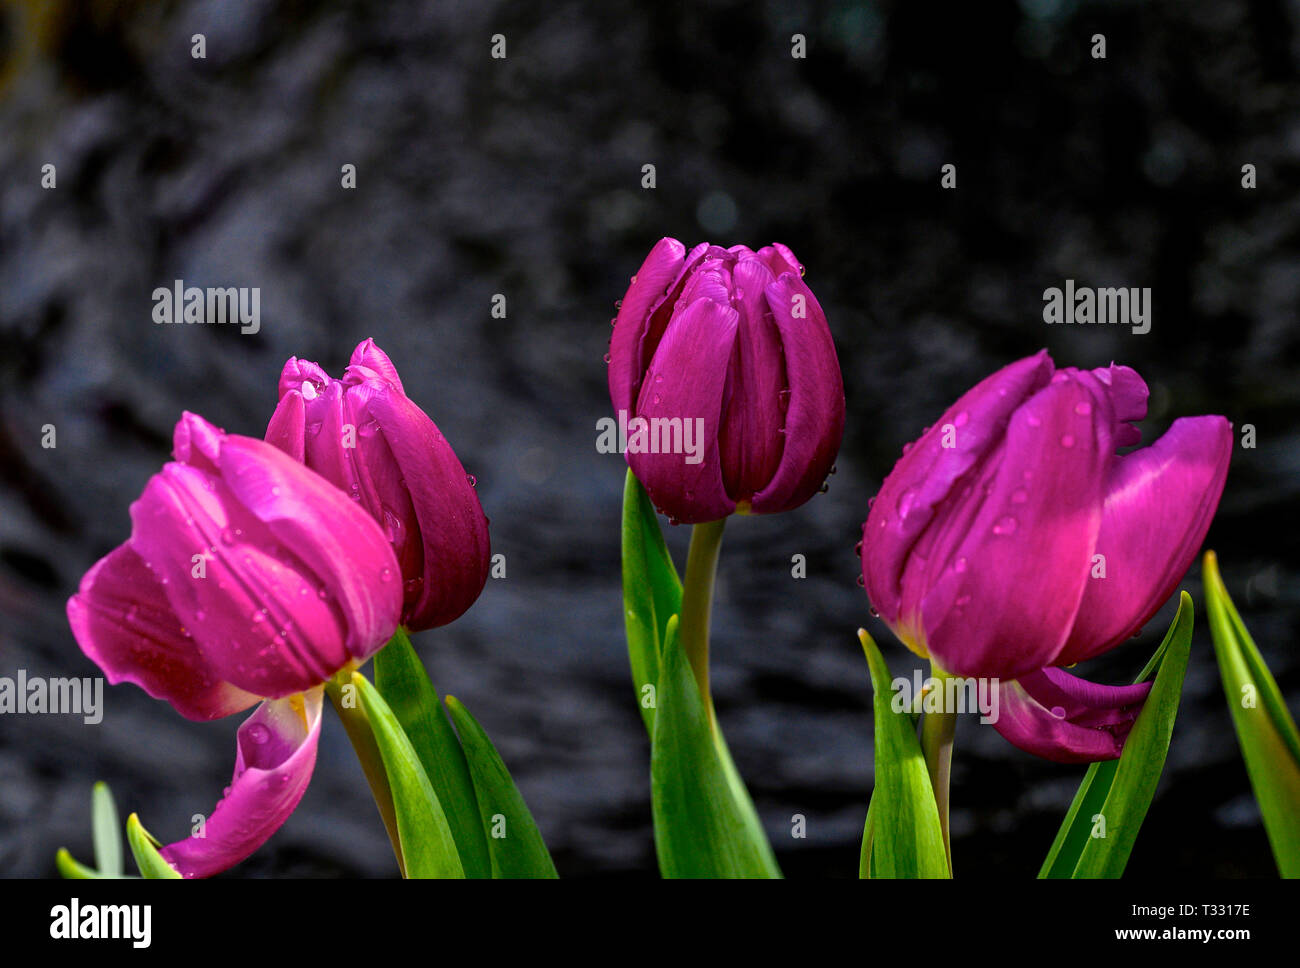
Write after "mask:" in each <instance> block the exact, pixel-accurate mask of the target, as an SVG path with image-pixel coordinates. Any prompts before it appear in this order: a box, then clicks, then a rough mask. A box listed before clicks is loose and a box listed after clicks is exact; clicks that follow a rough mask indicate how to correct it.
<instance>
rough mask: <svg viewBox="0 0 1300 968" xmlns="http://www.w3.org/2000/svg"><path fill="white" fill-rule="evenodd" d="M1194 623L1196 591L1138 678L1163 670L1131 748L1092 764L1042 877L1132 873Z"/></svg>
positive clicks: (1164, 752)
mask: <svg viewBox="0 0 1300 968" xmlns="http://www.w3.org/2000/svg"><path fill="white" fill-rule="evenodd" d="M1192 627H1193V608H1192V597H1191V596H1190V595H1188V594H1187V593H1186V592H1183V593H1182V595H1181V596H1180V598H1179V602H1178V614H1177V615H1175V616H1174V620H1173V622H1172V623H1170V626H1169V631H1168V632H1166V633H1165V637H1164V640H1163V641H1162V642H1161V643H1160V647H1159V648H1158V649H1156V652H1155V654H1154V655H1153V656H1152V657H1151V660H1150V661H1149V662H1148V663H1147V665H1146V668H1144V669H1143V670H1142V672H1141V673H1140V674H1139V675H1138V677H1137V678H1136V679H1135V680H1134V681H1135V682H1143V681H1144V680H1146V679H1147V678H1149V677H1150V676H1151V674H1152V673H1153V672H1154V673H1155V682H1154V683H1153V684H1152V686H1151V692H1150V693H1148V694H1147V698H1146V700H1145V701H1144V702H1143V704H1142V712H1141V714H1140V715H1139V716H1138V718H1137V721H1136V722H1135V723H1134V724H1133V729H1132V730H1131V731H1130V732H1129V735H1128V738H1127V739H1126V740H1125V741H1124V751H1123V753H1122V754H1121V755H1120V758H1119V759H1118V760H1107V761H1105V762H1100V763H1093V764H1091V765H1090V766H1089V767H1088V771H1087V773H1086V774H1084V778H1083V782H1082V783H1081V784H1080V785H1079V791H1078V793H1076V794H1075V797H1074V802H1073V803H1071V804H1070V809H1069V811H1068V812H1067V813H1066V815H1065V820H1064V821H1063V822H1062V824H1061V828H1060V829H1059V830H1058V831H1057V834H1056V839H1055V840H1054V841H1053V842H1052V847H1051V849H1050V850H1049V851H1048V854H1047V858H1046V860H1044V861H1043V866H1042V869H1041V870H1039V872H1038V876H1039V877H1041V878H1062V877H1065V878H1114V877H1119V876H1121V875H1122V874H1123V873H1124V868H1125V866H1126V865H1127V864H1128V858H1129V854H1130V853H1132V850H1133V844H1134V843H1135V842H1136V840H1137V835H1138V832H1139V831H1140V830H1141V828H1142V821H1143V819H1145V817H1146V814H1147V810H1148V809H1149V808H1150V806H1151V800H1152V799H1153V798H1154V796H1155V792H1156V786H1157V784H1158V783H1159V782H1160V774H1161V772H1162V771H1163V770H1164V766H1165V757H1166V755H1167V754H1168V752H1169V741H1170V739H1171V737H1172V735H1173V729H1174V719H1175V717H1176V716H1177V715H1178V703H1179V700H1180V698H1181V696H1182V691H1183V676H1184V674H1185V673H1186V672H1187V658H1188V655H1189V654H1190V651H1191V644H1192Z"/></svg>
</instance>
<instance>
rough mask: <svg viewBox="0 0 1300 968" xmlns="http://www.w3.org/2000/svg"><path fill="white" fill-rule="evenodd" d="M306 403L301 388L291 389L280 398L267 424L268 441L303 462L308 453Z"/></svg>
mask: <svg viewBox="0 0 1300 968" xmlns="http://www.w3.org/2000/svg"><path fill="white" fill-rule="evenodd" d="M306 423H307V418H306V404H305V402H304V401H303V398H302V393H301V391H299V390H290V391H289V392H288V393H286V394H285V395H284V396H282V397H281V398H280V402H279V404H278V405H277V406H276V408H275V413H273V414H271V421H270V423H268V424H267V425H266V442H267V443H268V444H271V445H272V446H273V447H278V448H280V449H281V450H282V451H284V452H285V453H286V454H288V455H289V456H290V457H292V458H293V459H294V460H296V461H299V462H302V461H303V460H304V459H305V454H306V452H307V451H306V447H307V441H306V436H307V432H306Z"/></svg>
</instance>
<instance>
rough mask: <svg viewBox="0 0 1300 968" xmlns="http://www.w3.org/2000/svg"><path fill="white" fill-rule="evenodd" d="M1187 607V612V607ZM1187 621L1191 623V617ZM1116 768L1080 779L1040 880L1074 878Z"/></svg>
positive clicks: (1093, 770)
mask: <svg viewBox="0 0 1300 968" xmlns="http://www.w3.org/2000/svg"><path fill="white" fill-rule="evenodd" d="M1183 607H1184V605H1183V602H1182V600H1181V599H1180V600H1179V615H1182V610H1183ZM1188 607H1189V608H1190V606H1188ZM1178 617H1179V616H1178V615H1176V616H1175V617H1174V621H1173V622H1171V623H1170V625H1169V630H1168V631H1167V632H1166V633H1165V637H1164V639H1163V640H1162V641H1161V643H1160V645H1159V647H1157V648H1156V650H1155V652H1153V653H1152V654H1151V658H1150V659H1149V660H1148V661H1147V664H1146V665H1145V666H1144V667H1143V669H1142V671H1141V672H1139V673H1138V674H1137V678H1135V679H1134V680H1133V681H1134V682H1135V683H1138V682H1145V681H1146V680H1147V679H1149V678H1150V677H1151V676H1152V675H1153V674H1154V673H1155V671H1156V670H1157V669H1158V668H1159V667H1160V663H1161V661H1162V660H1163V659H1164V657H1165V653H1166V652H1167V651H1168V649H1169V644H1170V642H1171V641H1172V639H1173V635H1174V632H1175V631H1176V630H1177V629H1178V627H1179V623H1178ZM1188 620H1189V621H1190V613H1189V616H1188ZM1118 768H1119V760H1103V761H1101V762H1099V763H1090V764H1089V765H1088V770H1087V772H1086V773H1085V774H1084V775H1083V782H1082V783H1080V784H1079V790H1078V792H1077V793H1076V794H1075V795H1074V801H1073V802H1072V803H1071V804H1070V809H1069V810H1068V811H1067V812H1066V814H1065V819H1064V820H1063V821H1061V827H1060V829H1059V830H1057V832H1056V839H1055V840H1054V841H1052V847H1051V849H1050V850H1048V852H1047V857H1046V858H1045V859H1044V860H1043V866H1042V868H1041V869H1040V870H1039V871H1038V876H1039V877H1042V878H1068V877H1072V876H1074V870H1075V868H1076V867H1077V866H1078V864H1079V856H1080V855H1081V854H1082V853H1083V848H1084V846H1085V845H1086V844H1087V843H1088V841H1089V840H1091V839H1092V830H1093V827H1094V826H1095V823H1094V821H1093V819H1092V818H1093V817H1095V816H1097V815H1098V814H1100V813H1101V812H1102V808H1103V806H1104V805H1105V803H1106V797H1107V796H1108V795H1109V794H1110V788H1111V785H1112V784H1113V783H1114V782H1115V771H1116V769H1118Z"/></svg>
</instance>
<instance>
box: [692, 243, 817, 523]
mask: <svg viewBox="0 0 1300 968" xmlns="http://www.w3.org/2000/svg"><path fill="white" fill-rule="evenodd" d="M732 278H733V280H734V283H735V290H734V296H733V298H734V299H735V300H736V302H735V307H736V309H737V310H738V311H739V313H740V323H739V326H738V328H737V331H736V342H735V345H734V347H733V348H732V353H731V364H730V366H729V367H728V371H727V385H726V389H725V391H724V397H725V402H724V404H723V410H722V417H723V419H722V426H721V429H720V432H719V435H718V437H719V439H718V445H719V448H720V453H721V460H722V468H723V480H724V482H725V484H726V487H727V494H728V495H729V496H730V497H731V498H732V499H733V500H736V501H748V500H749V499H751V498H752V497H753V496H754V495H755V494H757V493H758V492H759V491H761V490H762V489H763V488H764V486H766V485H767V483H768V482H769V481H770V480H771V479H772V475H773V474H775V473H776V469H777V467H778V465H779V464H780V461H781V452H782V451H783V450H784V449H785V440H784V437H783V426H784V424H785V414H784V412H783V409H782V408H783V406H784V405H787V404H788V402H789V394H788V393H786V392H785V391H786V386H787V383H786V375H785V361H784V360H783V359H782V356H781V334H780V331H779V330H778V329H777V328H776V323H775V322H774V321H773V319H772V312H771V310H770V309H769V308H768V305H767V299H766V297H765V295H764V293H765V291H766V289H767V287H768V286H769V285H770V284H771V283H772V281H773V278H772V273H771V272H770V271H769V270H768V268H767V266H765V265H763V263H761V262H759V261H758V260H757V259H755V258H752V257H751V258H749V259H742V260H741V261H740V262H739V263H737V264H736V267H735V269H734V270H733V272H732ZM836 370H837V372H838V367H836Z"/></svg>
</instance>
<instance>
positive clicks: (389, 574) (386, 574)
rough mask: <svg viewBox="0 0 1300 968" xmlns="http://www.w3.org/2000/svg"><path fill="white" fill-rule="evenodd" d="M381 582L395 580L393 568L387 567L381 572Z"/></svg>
mask: <svg viewBox="0 0 1300 968" xmlns="http://www.w3.org/2000/svg"><path fill="white" fill-rule="evenodd" d="M379 580H380V581H392V580H393V569H391V568H387V567H385V568H384V569H382V570H381V571H380V572H379Z"/></svg>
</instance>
